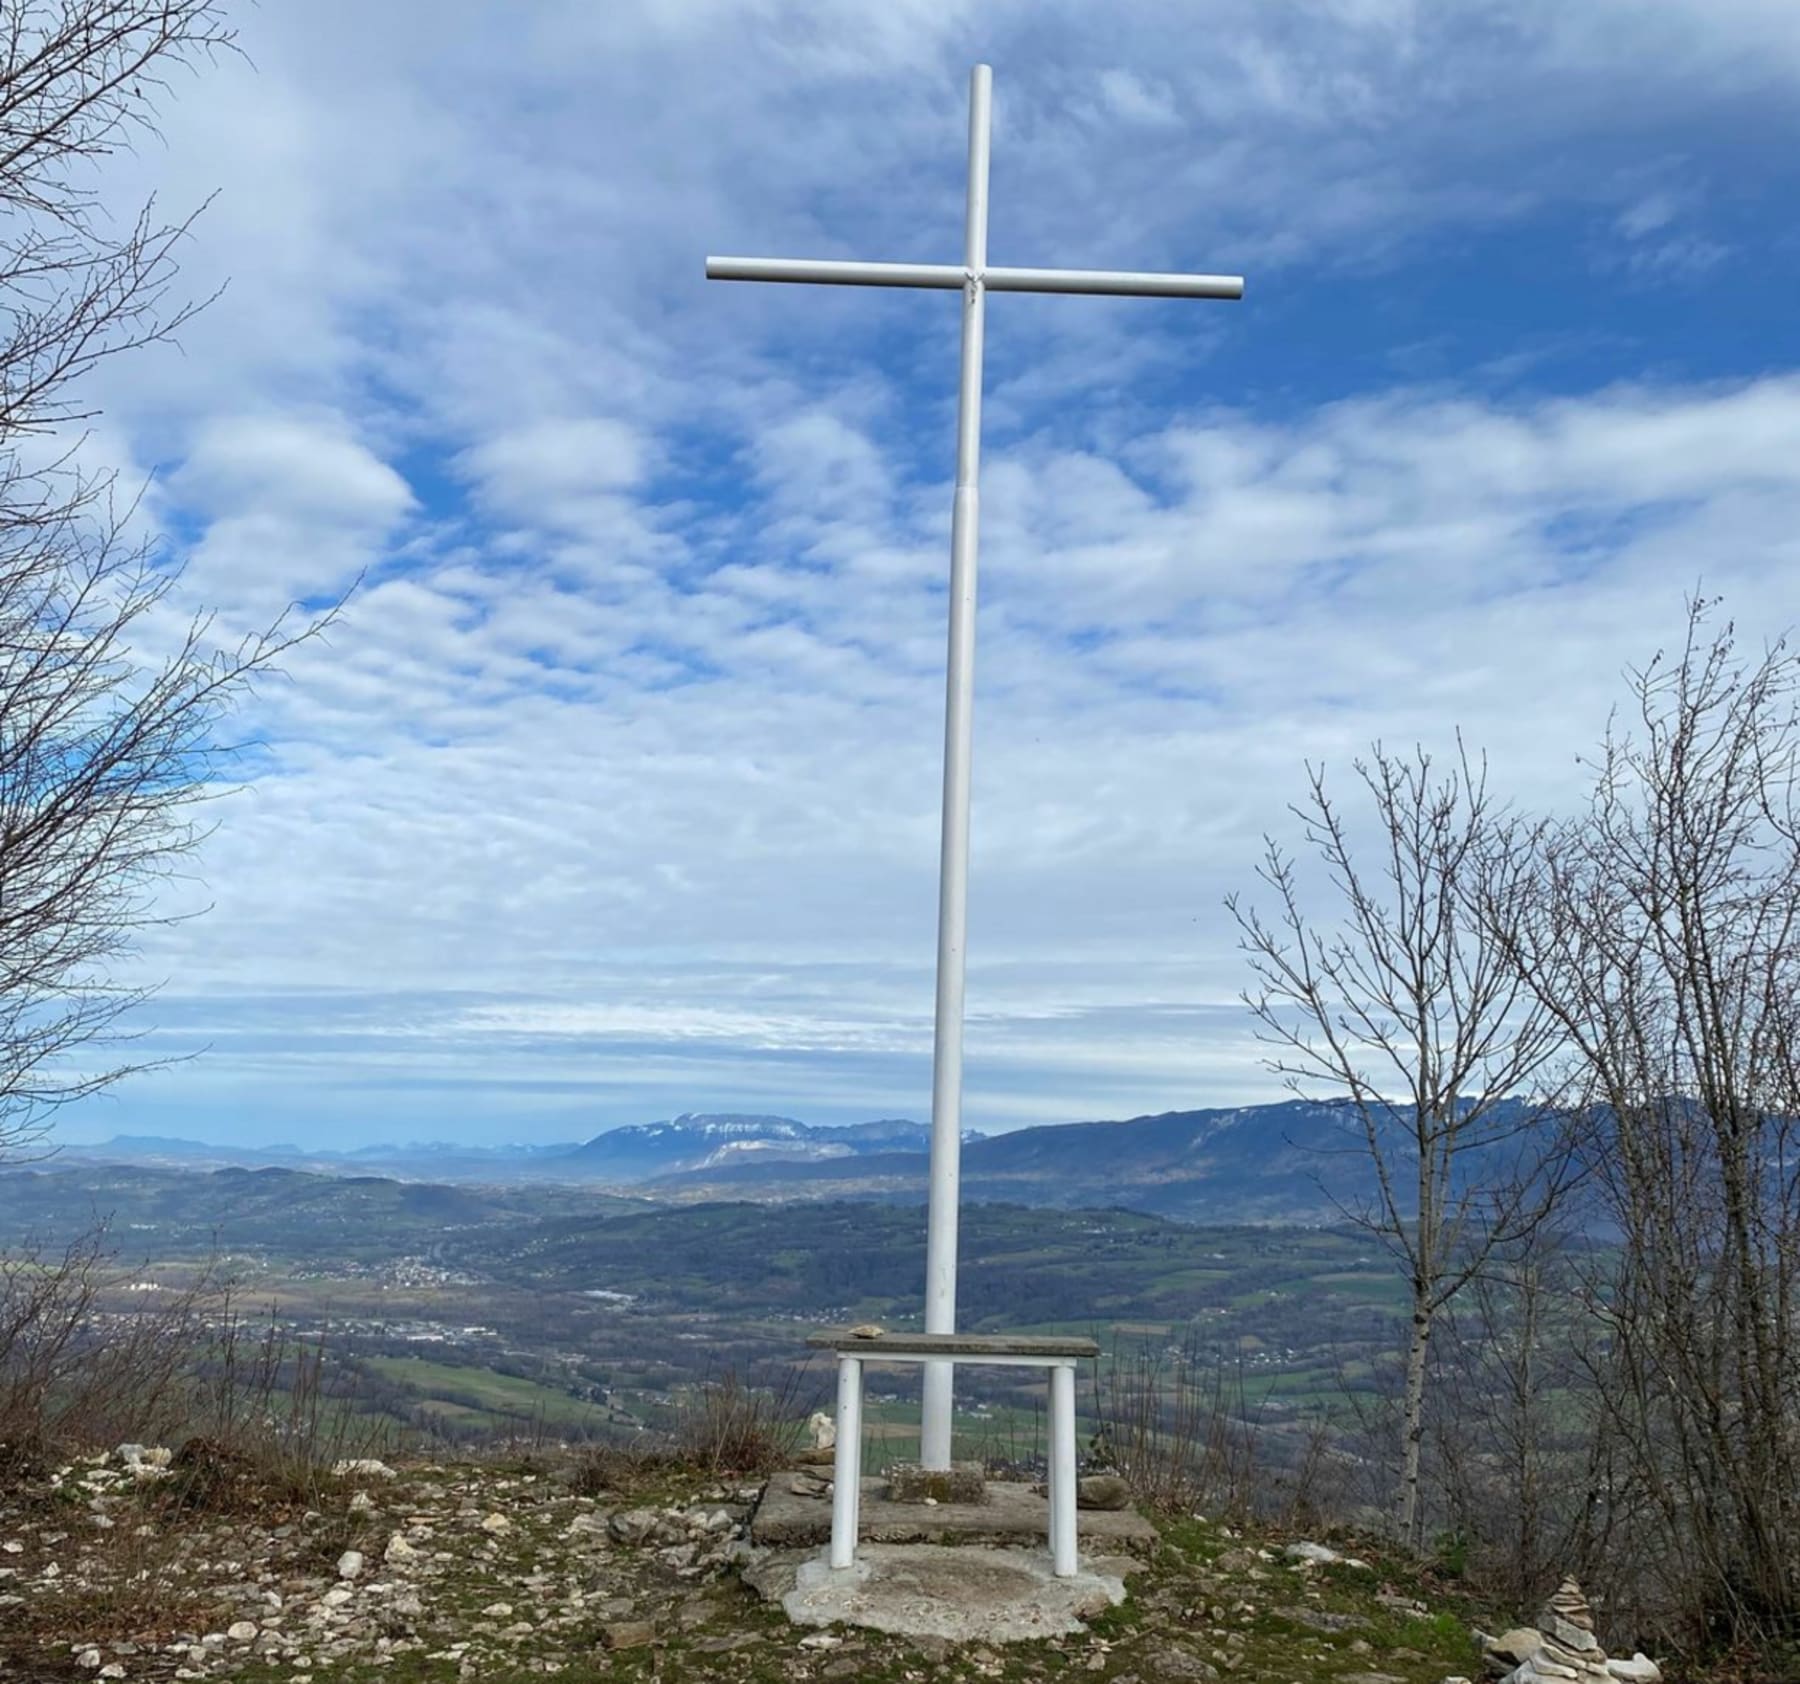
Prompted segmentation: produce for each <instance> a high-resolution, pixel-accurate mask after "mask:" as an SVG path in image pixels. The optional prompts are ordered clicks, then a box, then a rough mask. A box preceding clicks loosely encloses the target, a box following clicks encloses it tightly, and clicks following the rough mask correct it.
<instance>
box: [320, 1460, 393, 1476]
mask: <svg viewBox="0 0 1800 1684" xmlns="http://www.w3.org/2000/svg"><path fill="white" fill-rule="evenodd" d="M331 1471H332V1474H333V1475H334V1476H335V1477H336V1478H338V1479H344V1478H346V1477H348V1476H350V1475H355V1476H356V1477H357V1478H359V1479H398V1478H399V1477H400V1476H399V1475H398V1474H396V1473H395V1472H394V1470H393V1469H392V1468H390V1467H389V1466H388V1465H387V1463H386V1462H379V1461H377V1460H376V1459H375V1458H374V1457H373V1456H350V1457H347V1458H346V1459H345V1460H343V1461H341V1462H333V1463H332V1465H331Z"/></svg>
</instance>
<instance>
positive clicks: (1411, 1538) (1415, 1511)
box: [1400, 1289, 1431, 1550]
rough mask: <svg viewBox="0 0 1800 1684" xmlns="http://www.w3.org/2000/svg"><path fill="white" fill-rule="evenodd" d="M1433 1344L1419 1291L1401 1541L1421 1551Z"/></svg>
mask: <svg viewBox="0 0 1800 1684" xmlns="http://www.w3.org/2000/svg"><path fill="white" fill-rule="evenodd" d="M1430 1341H1431V1306H1430V1304H1429V1302H1428V1301H1427V1299H1426V1297H1425V1295H1424V1294H1423V1293H1422V1292H1419V1291H1417V1290H1416V1289H1415V1292H1414V1297H1413V1316H1412V1337H1411V1339H1410V1340H1409V1341H1408V1344H1407V1347H1406V1398H1405V1402H1404V1404H1403V1405H1402V1408H1401V1438H1402V1458H1401V1464H1400V1541H1401V1543H1402V1544H1404V1545H1405V1546H1406V1547H1407V1548H1408V1549H1412V1550H1416V1549H1417V1548H1418V1547H1419V1537H1418V1533H1419V1527H1420V1515H1419V1453H1420V1450H1421V1448H1422V1446H1423V1444H1424V1441H1425V1348H1426V1346H1427V1345H1428V1344H1429V1343H1430Z"/></svg>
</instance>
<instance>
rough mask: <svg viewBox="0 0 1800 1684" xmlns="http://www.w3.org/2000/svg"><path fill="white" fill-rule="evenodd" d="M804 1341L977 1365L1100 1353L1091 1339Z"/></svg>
mask: <svg viewBox="0 0 1800 1684" xmlns="http://www.w3.org/2000/svg"><path fill="white" fill-rule="evenodd" d="M806 1342H807V1344H808V1345H810V1346H812V1347H813V1348H814V1349H815V1350H822V1351H838V1352H840V1353H841V1354H843V1355H844V1356H860V1357H870V1358H879V1357H884V1356H888V1357H898V1356H907V1357H912V1356H918V1357H961V1358H963V1359H964V1360H965V1361H968V1362H979V1361H980V1360H981V1359H982V1358H983V1357H1014V1358H1018V1357H1025V1358H1030V1357H1042V1358H1044V1359H1045V1360H1046V1361H1067V1360H1068V1359H1069V1358H1071V1357H1097V1356H1099V1354H1100V1347H1099V1346H1098V1345H1097V1344H1095V1342H1094V1341H1093V1340H1092V1339H1030V1338H1016V1337H1014V1336H1012V1335H1010V1334H987V1333H878V1334H876V1335H874V1337H872V1338H871V1337H868V1336H866V1335H863V1334H857V1333H814V1334H810V1335H808V1337H807V1341H806Z"/></svg>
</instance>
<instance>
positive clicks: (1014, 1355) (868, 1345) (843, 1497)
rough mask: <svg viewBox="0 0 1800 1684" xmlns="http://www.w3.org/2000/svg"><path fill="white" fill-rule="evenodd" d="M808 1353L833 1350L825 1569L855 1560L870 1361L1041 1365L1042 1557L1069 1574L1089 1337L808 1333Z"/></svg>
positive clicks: (1094, 1351) (1093, 1352)
mask: <svg viewBox="0 0 1800 1684" xmlns="http://www.w3.org/2000/svg"><path fill="white" fill-rule="evenodd" d="M806 1342H807V1344H808V1345H810V1346H812V1347H813V1349H815V1350H824V1351H835V1352H836V1353H837V1363H838V1384H837V1461H836V1466H835V1469H834V1483H833V1489H832V1498H831V1555H830V1562H831V1565H832V1566H833V1567H850V1566H853V1565H854V1564H855V1562H856V1528H857V1519H858V1508H859V1506H860V1504H861V1499H862V1394H863V1369H864V1367H865V1366H866V1365H868V1364H870V1363H878V1364H880V1363H908V1362H918V1363H924V1362H956V1363H965V1364H966V1363H977V1364H994V1365H998V1366H1001V1367H1012V1368H1043V1369H1048V1370H1049V1376H1050V1555H1051V1560H1052V1563H1053V1565H1054V1568H1055V1572H1056V1576H1057V1577H1058V1578H1061V1579H1067V1578H1071V1577H1073V1576H1074V1573H1075V1571H1076V1548H1075V1365H1076V1363H1078V1362H1087V1361H1091V1360H1092V1359H1093V1358H1095V1357H1097V1356H1098V1355H1099V1354H1100V1347H1099V1346H1098V1345H1097V1344H1095V1343H1094V1341H1093V1340H1092V1339H1031V1338H1011V1337H1008V1336H1006V1335H994V1334H968V1333H880V1334H876V1335H874V1336H872V1337H871V1336H866V1335H862V1334H856V1333H815V1334H813V1335H812V1336H811V1337H810V1338H809V1339H808V1340H807V1341H806Z"/></svg>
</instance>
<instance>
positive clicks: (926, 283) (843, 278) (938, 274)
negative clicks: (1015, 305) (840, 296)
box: [706, 257, 969, 292]
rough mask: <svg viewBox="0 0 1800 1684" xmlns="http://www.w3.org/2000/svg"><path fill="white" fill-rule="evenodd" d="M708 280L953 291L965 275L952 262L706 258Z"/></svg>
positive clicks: (800, 258)
mask: <svg viewBox="0 0 1800 1684" xmlns="http://www.w3.org/2000/svg"><path fill="white" fill-rule="evenodd" d="M706 278H707V279H708V280H709V281H812V282H816V283H818V284H820V285H828V284H832V283H835V284H836V285H838V286H846V287H941V288H943V289H944V291H946V292H957V291H959V290H960V289H961V287H962V284H963V282H964V281H966V280H967V279H968V278H969V273H968V271H967V270H966V269H963V268H961V267H959V266H958V265H957V264H954V263H838V262H833V261H832V260H830V259H828V258H808V257H709V258H708V259H707V260H706Z"/></svg>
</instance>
